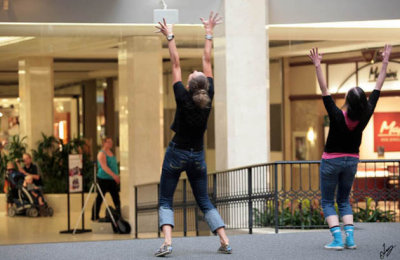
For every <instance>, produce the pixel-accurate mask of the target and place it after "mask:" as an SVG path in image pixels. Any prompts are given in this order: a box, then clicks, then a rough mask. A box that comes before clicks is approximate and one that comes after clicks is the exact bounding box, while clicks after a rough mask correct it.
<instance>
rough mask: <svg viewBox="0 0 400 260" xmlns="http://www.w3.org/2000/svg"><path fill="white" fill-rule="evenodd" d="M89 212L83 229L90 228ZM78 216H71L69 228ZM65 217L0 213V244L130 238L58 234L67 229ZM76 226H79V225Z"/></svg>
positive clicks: (107, 235)
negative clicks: (31, 216)
mask: <svg viewBox="0 0 400 260" xmlns="http://www.w3.org/2000/svg"><path fill="white" fill-rule="evenodd" d="M88 215H89V214H87V215H85V229H90V228H91V221H90V216H88ZM78 217H79V213H73V214H72V216H71V225H70V227H71V229H73V228H74V226H75V223H76V221H77V219H78ZM67 225H68V224H67V217H66V216H61V215H55V216H53V217H37V218H30V217H25V216H17V217H7V216H5V214H4V212H1V213H0V245H10V244H30V243H44V242H47V243H51V242H72V241H99V240H117V239H132V238H133V235H119V234H113V233H109V234H104V233H94V232H88V233H82V234H75V235H72V234H60V231H61V230H67V229H68V226H67ZM78 228H81V225H79V227H78Z"/></svg>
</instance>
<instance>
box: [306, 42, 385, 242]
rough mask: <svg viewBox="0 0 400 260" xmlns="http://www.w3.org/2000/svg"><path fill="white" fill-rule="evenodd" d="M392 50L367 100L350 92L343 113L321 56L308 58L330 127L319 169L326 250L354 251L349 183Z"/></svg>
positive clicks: (315, 53)
mask: <svg viewBox="0 0 400 260" xmlns="http://www.w3.org/2000/svg"><path fill="white" fill-rule="evenodd" d="M391 50H392V47H391V46H390V45H385V48H384V51H383V53H382V56H383V60H382V69H381V72H380V73H379V77H378V79H377V81H376V86H375V89H374V91H373V92H372V93H371V95H370V97H369V99H368V100H367V97H366V95H365V93H364V91H363V90H362V89H361V88H360V87H354V88H352V89H350V90H349V91H348V92H347V94H346V97H345V99H346V102H345V104H344V107H343V110H340V109H339V108H338V107H337V106H336V105H335V102H334V101H333V99H332V97H331V96H330V93H329V91H328V88H327V85H326V82H325V80H324V77H323V75H322V70H321V66H320V65H321V60H322V54H319V53H318V48H317V49H312V50H310V55H309V57H310V59H311V60H312V62H313V63H314V65H315V69H316V72H317V78H318V83H319V87H320V89H321V92H322V99H323V101H324V105H325V108H326V111H327V112H328V116H329V120H330V124H329V134H328V139H327V142H326V145H325V149H324V153H323V155H322V161H321V167H320V180H321V195H322V200H321V204H322V209H323V211H324V216H325V218H326V221H327V222H328V225H329V228H330V231H331V233H332V236H333V242H332V243H330V244H327V245H325V248H326V249H335V250H343V248H344V247H346V248H349V249H355V248H356V247H357V246H356V244H355V243H354V236H353V233H354V226H353V211H352V208H351V205H350V202H349V194H350V190H351V187H352V186H353V180H354V177H355V175H356V173H357V164H358V160H359V147H360V144H361V138H362V132H363V130H364V128H365V127H366V126H367V124H368V121H369V119H370V118H371V116H372V114H373V113H374V110H375V106H376V103H377V102H378V99H379V95H380V90H381V88H382V85H383V82H384V81H385V77H386V68H387V66H388V62H389V56H390V52H391ZM336 188H337V194H336V202H337V204H338V208H339V213H340V216H341V217H342V219H343V223H344V231H345V234H346V241H345V243H344V244H343V240H342V233H341V231H340V226H339V218H338V216H337V214H336V210H335V201H334V196H335V190H336Z"/></svg>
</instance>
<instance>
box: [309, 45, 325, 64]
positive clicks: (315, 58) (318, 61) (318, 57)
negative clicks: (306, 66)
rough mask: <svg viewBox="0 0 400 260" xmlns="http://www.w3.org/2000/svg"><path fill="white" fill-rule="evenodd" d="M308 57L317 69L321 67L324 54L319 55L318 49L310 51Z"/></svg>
mask: <svg viewBox="0 0 400 260" xmlns="http://www.w3.org/2000/svg"><path fill="white" fill-rule="evenodd" d="M308 57H309V58H310V59H311V61H312V62H313V63H314V65H315V67H317V66H319V65H321V61H322V53H318V48H312V49H311V50H310V55H308Z"/></svg>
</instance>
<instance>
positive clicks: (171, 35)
mask: <svg viewBox="0 0 400 260" xmlns="http://www.w3.org/2000/svg"><path fill="white" fill-rule="evenodd" d="M174 37H175V35H173V34H169V35H167V40H168V41H171V40H172V39H174Z"/></svg>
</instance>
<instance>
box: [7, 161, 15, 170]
mask: <svg viewBox="0 0 400 260" xmlns="http://www.w3.org/2000/svg"><path fill="white" fill-rule="evenodd" d="M10 166H11V167H10ZM8 169H15V166H14V163H13V162H8V163H7V170H8Z"/></svg>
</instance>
